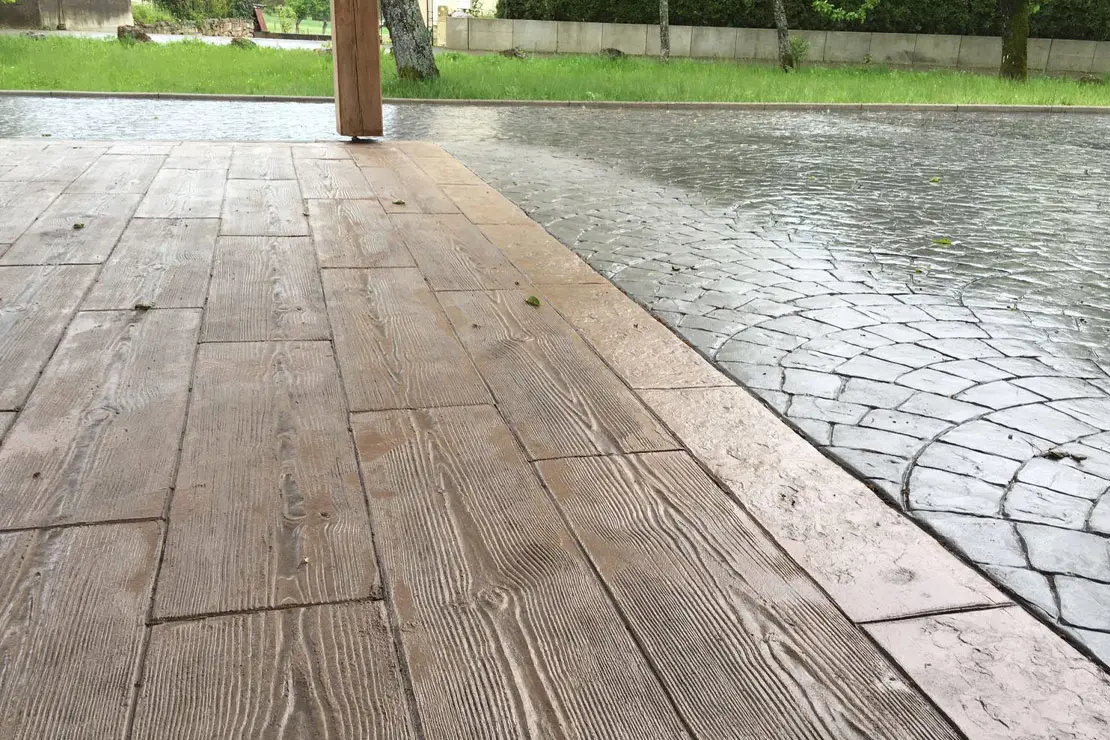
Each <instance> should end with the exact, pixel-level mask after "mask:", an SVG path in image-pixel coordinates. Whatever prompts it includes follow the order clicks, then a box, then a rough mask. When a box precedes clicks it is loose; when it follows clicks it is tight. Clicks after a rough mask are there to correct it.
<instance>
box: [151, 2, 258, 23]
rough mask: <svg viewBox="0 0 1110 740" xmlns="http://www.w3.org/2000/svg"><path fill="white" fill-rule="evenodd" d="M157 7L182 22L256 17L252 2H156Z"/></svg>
mask: <svg viewBox="0 0 1110 740" xmlns="http://www.w3.org/2000/svg"><path fill="white" fill-rule="evenodd" d="M156 6H157V7H159V8H161V9H163V10H165V11H167V12H168V13H170V15H172V16H173V17H174V18H176V19H178V20H182V21H203V20H206V19H208V18H252V17H253V16H254V4H253V3H252V2H251V1H250V0H156ZM132 12H134V11H132Z"/></svg>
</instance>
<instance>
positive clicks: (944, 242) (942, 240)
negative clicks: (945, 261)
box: [933, 236, 952, 247]
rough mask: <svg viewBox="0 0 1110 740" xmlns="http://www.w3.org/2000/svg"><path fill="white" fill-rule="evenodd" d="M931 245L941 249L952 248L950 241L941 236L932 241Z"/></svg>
mask: <svg viewBox="0 0 1110 740" xmlns="http://www.w3.org/2000/svg"><path fill="white" fill-rule="evenodd" d="M933 244H936V245H937V246H941V247H949V246H952V240H951V239H949V238H948V237H946V236H942V237H940V238H939V239H933Z"/></svg>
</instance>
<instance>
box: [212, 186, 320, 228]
mask: <svg viewBox="0 0 1110 740" xmlns="http://www.w3.org/2000/svg"><path fill="white" fill-rule="evenodd" d="M305 213H306V211H305V207H304V202H303V201H302V200H301V189H300V187H299V186H298V185H297V181H296V180H228V181H227V189H226V190H225V191H224V206H223V211H222V221H223V222H222V224H221V225H220V233H221V234H223V235H225V236H307V235H308V221H307V220H305Z"/></svg>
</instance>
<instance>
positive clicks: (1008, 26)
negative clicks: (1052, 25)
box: [998, 0, 1033, 80]
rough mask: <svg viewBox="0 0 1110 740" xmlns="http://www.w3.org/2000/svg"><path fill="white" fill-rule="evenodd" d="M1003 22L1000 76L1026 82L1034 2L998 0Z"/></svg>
mask: <svg viewBox="0 0 1110 740" xmlns="http://www.w3.org/2000/svg"><path fill="white" fill-rule="evenodd" d="M998 14H999V16H1000V18H1001V20H1002V67H1001V68H1000V69H999V74H1000V75H1001V76H1002V77H1005V78H1006V79H1009V80H1024V79H1025V78H1026V77H1027V76H1028V74H1029V70H1028V57H1029V18H1030V16H1032V15H1033V0H998Z"/></svg>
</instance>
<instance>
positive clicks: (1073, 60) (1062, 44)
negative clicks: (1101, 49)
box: [1048, 39, 1098, 73]
mask: <svg viewBox="0 0 1110 740" xmlns="http://www.w3.org/2000/svg"><path fill="white" fill-rule="evenodd" d="M1096 46H1098V42H1097V41H1068V40H1066V39H1053V40H1052V49H1051V50H1049V52H1048V71H1049V72H1084V73H1087V72H1090V71H1091V67H1092V66H1093V65H1094V63H1095V47H1096Z"/></svg>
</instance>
